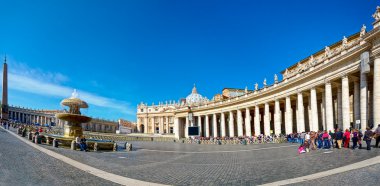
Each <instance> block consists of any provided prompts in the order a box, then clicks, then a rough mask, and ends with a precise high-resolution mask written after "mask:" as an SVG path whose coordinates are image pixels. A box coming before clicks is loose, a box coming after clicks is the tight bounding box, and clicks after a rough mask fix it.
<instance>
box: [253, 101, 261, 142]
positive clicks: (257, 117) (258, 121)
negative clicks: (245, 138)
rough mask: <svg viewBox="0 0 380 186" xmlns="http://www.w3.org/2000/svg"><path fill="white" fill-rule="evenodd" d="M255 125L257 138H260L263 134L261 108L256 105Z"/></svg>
mask: <svg viewBox="0 0 380 186" xmlns="http://www.w3.org/2000/svg"><path fill="white" fill-rule="evenodd" d="M254 124H255V136H258V135H260V134H261V132H260V131H261V129H260V109H259V106H258V105H256V106H255V121H254Z"/></svg>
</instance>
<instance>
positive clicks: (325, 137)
mask: <svg viewBox="0 0 380 186" xmlns="http://www.w3.org/2000/svg"><path fill="white" fill-rule="evenodd" d="M322 139H323V148H324V149H330V135H329V133H327V130H325V131H324V132H323V134H322Z"/></svg>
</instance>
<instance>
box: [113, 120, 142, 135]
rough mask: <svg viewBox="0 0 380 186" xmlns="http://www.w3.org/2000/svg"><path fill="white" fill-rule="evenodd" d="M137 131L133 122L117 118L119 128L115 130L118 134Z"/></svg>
mask: <svg viewBox="0 0 380 186" xmlns="http://www.w3.org/2000/svg"><path fill="white" fill-rule="evenodd" d="M136 131H137V125H136V123H134V122H130V121H127V120H123V119H119V128H118V130H117V131H116V133H118V134H130V133H133V132H136Z"/></svg>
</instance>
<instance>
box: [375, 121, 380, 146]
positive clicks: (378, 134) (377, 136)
mask: <svg viewBox="0 0 380 186" xmlns="http://www.w3.org/2000/svg"><path fill="white" fill-rule="evenodd" d="M375 139H376V144H375V147H376V148H379V142H380V124H379V125H377V128H376V130H375Z"/></svg>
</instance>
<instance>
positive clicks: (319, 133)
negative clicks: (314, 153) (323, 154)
mask: <svg viewBox="0 0 380 186" xmlns="http://www.w3.org/2000/svg"><path fill="white" fill-rule="evenodd" d="M322 135H323V133H322V132H321V131H318V133H317V140H318V149H321V148H322V147H323V138H322Z"/></svg>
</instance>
